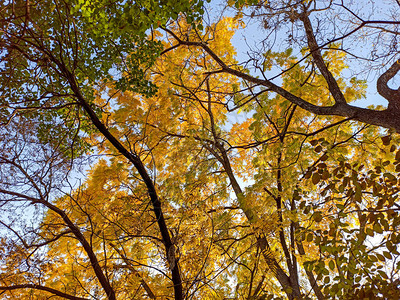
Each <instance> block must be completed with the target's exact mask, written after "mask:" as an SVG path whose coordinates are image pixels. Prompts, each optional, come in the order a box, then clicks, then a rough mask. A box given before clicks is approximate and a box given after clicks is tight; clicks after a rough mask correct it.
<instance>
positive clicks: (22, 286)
mask: <svg viewBox="0 0 400 300" xmlns="http://www.w3.org/2000/svg"><path fill="white" fill-rule="evenodd" d="M19 289H35V290H41V291H46V292H49V293H51V294H54V295H57V296H59V297H62V298H65V299H70V300H89V299H88V298H82V297H77V296H73V295H69V294H66V293H63V292H61V291H59V290H56V289H52V288H49V287H46V286H42V285H38V284H28V283H27V284H16V285H12V286H0V291H13V290H19Z"/></svg>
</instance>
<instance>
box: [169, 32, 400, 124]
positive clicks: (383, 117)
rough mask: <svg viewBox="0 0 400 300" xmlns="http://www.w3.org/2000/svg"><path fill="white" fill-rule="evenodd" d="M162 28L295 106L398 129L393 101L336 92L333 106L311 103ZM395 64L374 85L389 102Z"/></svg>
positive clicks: (224, 69)
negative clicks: (374, 104)
mask: <svg viewBox="0 0 400 300" xmlns="http://www.w3.org/2000/svg"><path fill="white" fill-rule="evenodd" d="M164 30H165V31H166V32H168V33H169V34H170V35H171V36H173V37H174V38H175V39H176V41H177V42H178V44H180V45H184V46H193V47H200V48H202V49H203V50H204V51H205V52H206V53H207V54H208V55H210V56H211V57H212V58H213V59H214V60H215V62H216V63H218V65H219V66H220V67H221V69H220V70H219V72H225V73H228V74H232V75H234V76H237V77H239V78H241V79H244V80H246V81H248V82H251V83H254V84H256V85H259V86H264V87H266V88H268V89H269V90H270V91H272V92H275V93H277V94H278V95H280V96H282V97H283V98H285V99H287V100H289V101H290V102H292V103H293V104H296V105H298V106H299V107H301V108H302V109H304V110H307V111H309V112H311V113H314V114H316V115H325V116H329V115H334V116H342V117H346V118H351V119H353V120H356V121H360V122H363V123H366V124H371V125H377V126H381V127H385V128H392V129H394V130H396V131H397V132H400V118H399V115H400V110H399V109H398V108H397V105H395V104H390V105H389V107H388V108H387V109H386V110H382V111H377V110H372V109H367V108H361V107H357V106H353V105H350V104H347V103H346V102H345V101H342V100H343V99H342V100H341V99H340V96H336V97H337V98H335V100H336V101H337V102H336V103H335V105H333V106H319V105H315V104H312V103H310V102H308V101H306V100H304V99H302V98H301V97H298V96H296V95H294V94H292V93H290V92H289V91H287V90H286V89H284V88H282V87H280V86H278V85H276V84H275V83H273V82H272V81H270V80H268V79H261V78H257V77H254V76H252V75H249V74H248V73H245V72H243V71H240V70H238V69H235V68H233V67H230V66H228V65H227V64H225V62H224V61H223V60H222V59H221V58H220V57H219V56H218V55H217V54H216V53H215V52H214V51H213V50H212V49H210V48H209V47H208V45H207V44H206V43H204V42H198V41H186V40H182V39H180V38H179V37H178V36H177V35H175V34H174V33H173V32H172V31H170V30H168V29H164ZM395 64H396V63H395ZM395 64H393V65H392V67H391V68H390V69H389V70H388V73H386V72H385V73H384V74H383V75H382V76H381V77H380V80H379V79H378V85H380V87H379V89H378V91H381V92H383V95H385V96H384V97H387V98H390V99H391V102H392V103H394V99H398V93H400V92H397V91H398V90H397V91H396V90H391V89H389V88H388V87H387V85H386V84H385V83H387V81H388V80H390V79H391V78H393V77H394V76H395V75H396V74H397V72H398V71H399V67H397V66H396V65H395ZM321 68H323V66H322V65H321ZM326 76H329V74H326ZM386 79H387V80H386ZM331 84H332V85H333V83H331ZM393 91H395V92H393ZM381 92H380V93H381ZM331 93H332V94H333V95H334V94H335V91H332V90H331ZM336 93H337V91H336ZM393 95H394V96H395V98H392V97H393ZM338 99H339V100H338ZM397 102H399V101H398V100H396V103H397Z"/></svg>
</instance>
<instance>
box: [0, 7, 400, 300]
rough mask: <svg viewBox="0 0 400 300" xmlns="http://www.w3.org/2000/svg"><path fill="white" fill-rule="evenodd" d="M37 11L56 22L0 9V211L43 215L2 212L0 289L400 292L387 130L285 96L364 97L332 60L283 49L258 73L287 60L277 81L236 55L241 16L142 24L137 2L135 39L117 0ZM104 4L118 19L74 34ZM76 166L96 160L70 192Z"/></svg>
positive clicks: (168, 293)
mask: <svg viewBox="0 0 400 300" xmlns="http://www.w3.org/2000/svg"><path fill="white" fill-rule="evenodd" d="M41 3H43V5H44V6H43V7H44V8H48V9H49V12H50V13H54V14H53V15H51V14H50V15H49V16H42V15H40V16H36V14H32V12H31V11H29V10H30V9H31V6H29V3H28V4H26V5H25V4H24V5H21V7H20V9H19V10H18V9H17V10H15V8H13V7H12V5H10V6H7V9H9V10H8V12H10V11H12V14H11V15H12V17H13V18H14V19H7V18H6V17H4V18H3V19H4V20H6V22H3V23H4V24H5V25H4V27H3V36H4V37H5V46H4V49H5V50H4V51H5V56H3V61H4V62H5V64H3V66H4V70H7V72H9V74H14V76H13V77H12V78H11V79H10V80H9V81H6V80H5V81H4V82H2V93H3V94H2V95H3V96H2V98H1V99H2V101H4V105H3V115H2V118H3V120H4V121H6V122H5V123H6V124H4V126H3V135H2V138H1V142H2V144H3V145H4V147H2V148H3V149H4V150H3V152H2V153H1V157H0V159H1V160H0V162H1V164H2V167H1V189H0V192H1V195H2V198H1V199H2V203H3V205H2V209H4V210H5V211H8V212H9V214H8V215H5V218H6V217H8V216H9V215H10V214H12V215H14V216H18V215H21V213H24V211H23V210H21V207H20V206H19V205H18V203H23V204H24V205H28V207H29V204H30V205H31V206H32V205H33V206H37V207H41V208H43V209H44V211H43V218H42V219H41V220H40V222H33V223H32V224H24V223H23V222H22V223H18V222H17V221H18V218H10V219H9V220H8V221H6V220H2V221H1V222H2V223H1V224H2V226H3V228H4V230H6V231H7V233H8V234H9V236H8V237H7V238H3V239H2V249H3V250H2V254H1V260H2V263H3V265H4V267H3V269H2V273H1V281H2V283H1V287H0V289H1V290H3V291H5V294H4V295H5V297H12V298H14V299H18V298H21V299H26V298H27V297H35V298H39V297H43V298H49V297H53V296H54V295H56V296H58V297H61V298H67V299H90V298H92V299H97V298H99V299H100V298H109V299H127V298H135V297H136V298H139V299H142V298H145V297H148V298H151V299H157V298H159V299H160V298H170V297H175V299H184V298H185V299H186V298H188V299H189V298H194V299H208V298H216V299H224V298H227V297H235V298H243V299H266V298H275V299H278V298H281V297H287V298H289V299H300V298H317V299H324V298H329V297H341V298H355V299H358V298H360V297H376V298H378V297H383V298H384V297H386V298H395V297H397V296H398V293H399V289H398V269H399V268H398V266H397V260H398V255H399V253H398V252H397V244H398V243H399V242H400V240H399V239H398V234H397V226H398V223H399V218H398V206H397V203H396V197H397V193H398V185H397V179H396V176H397V175H396V172H398V171H399V170H398V163H399V161H400V156H399V154H398V153H400V152H398V151H397V147H396V144H397V143H398V138H397V136H396V135H393V136H392V135H387V136H382V139H380V138H379V136H381V135H382V134H381V129H379V128H378V127H374V126H366V125H360V124H358V123H356V122H354V121H352V120H350V119H354V116H353V115H352V116H349V117H351V118H349V119H342V118H339V117H336V116H328V117H315V116H313V115H312V114H311V113H309V112H307V111H304V110H302V109H301V108H299V106H300V107H302V106H301V105H296V104H297V103H296V102H294V103H293V102H292V100H293V99H292V96H291V95H296V96H295V97H298V98H299V99H300V97H301V99H302V101H306V102H308V103H310V102H313V103H316V104H315V105H317V104H318V105H321V106H322V107H324V106H326V105H329V104H330V102H329V101H330V96H329V95H331V94H332V93H333V91H334V89H332V86H334V83H332V82H330V81H329V80H327V78H328V79H329V78H330V76H332V77H334V78H335V82H336V88H337V89H340V90H341V91H343V92H342V94H343V95H344V96H345V98H346V101H348V102H351V101H354V100H357V99H359V98H361V97H362V96H363V93H364V89H365V83H364V82H363V81H362V80H357V79H355V78H354V79H352V80H350V81H346V80H345V79H344V77H343V72H344V69H345V68H346V56H345V55H344V54H343V52H340V51H332V49H334V45H332V47H331V48H329V49H328V50H326V51H324V53H320V52H319V50H317V51H315V52H316V53H317V54H315V53H314V52H312V51H311V52H312V53H314V55H308V56H307V55H306V53H307V48H304V49H303V50H302V51H303V52H301V53H305V55H306V57H305V58H304V59H302V60H301V59H300V63H299V58H297V57H296V56H295V55H293V51H292V50H290V49H289V50H286V51H283V52H281V51H280V52H279V51H272V50H271V51H268V52H267V53H266V54H265V56H263V57H264V58H263V62H262V65H263V69H264V70H263V71H266V70H267V69H268V68H271V67H275V68H276V67H279V68H280V69H284V70H287V71H285V72H283V73H282V85H281V86H280V87H279V88H277V86H276V85H273V84H272V81H269V80H267V79H265V80H261V81H262V83H261V81H257V80H259V79H257V78H256V77H253V76H252V75H250V74H251V73H250V72H251V70H249V69H248V68H244V67H242V66H240V65H239V64H238V63H237V61H236V58H235V49H234V48H233V46H232V45H231V43H230V39H231V37H232V35H233V34H234V32H235V30H237V29H238V27H239V26H240V22H239V21H240V18H238V17H240V16H237V17H236V18H221V20H219V22H217V23H215V24H209V25H207V26H206V24H204V25H203V26H204V27H203V26H200V24H199V23H196V22H193V18H190V17H188V16H185V15H184V14H183V15H181V16H180V17H179V18H178V19H177V20H176V21H173V22H172V21H168V22H167V19H168V16H164V15H161V16H160V20H155V21H154V22H153V21H151V22H150V21H149V19H147V18H148V14H149V13H150V11H146V9H147V10H148V7H146V5H147V4H146V5H144V7H142V8H140V9H139V11H140V12H143V13H144V15H143V18H144V20H147V21H148V22H150V23H151V24H150V25H149V23H146V21H143V23H144V24H145V25H143V28H142V27H140V28H139V29H137V28H135V27H133V29H134V30H133V33H134V34H135V36H133V37H132V36H131V34H130V31H131V30H132V27H131V28H129V30H125V27H124V25H126V26H128V25H129V24H131V23H132V22H134V21H133V19H129V13H128V14H127V15H124V14H123V13H122V12H125V11H123V10H121V9H122V8H121V6H119V5H118V3H116V4H115V6H113V5H111V6H109V7H108V6H106V4H104V3H100V4H99V6H94V7H90V6H87V5H86V4H83V5H81V9H82V10H81V11H82V12H79V11H77V10H76V9H74V7H76V6H74V5H72V6H71V7H70V6H68V5H69V3H64V2H60V3H55V4H54V3H50V2H49V3H48V2H41ZM310 3H312V2H310ZM102 5H105V6H102ZM130 5H132V4H130ZM149 5H150V4H149ZM168 5H169V4H168ZM171 5H175V4H171ZM237 6H238V7H240V3H237ZM78 7H79V6H78ZM87 7H89V8H88V9H87ZM102 7H107V8H110V9H111V12H114V14H111V16H112V17H111V18H110V23H111V24H118V23H113V22H122V24H123V25H122V26H121V27H122V28H119V29H118V30H117V29H116V27H114V26H111V28H110V29H108V30H105V31H104V32H105V33H107V34H109V35H99V32H97V33H96V30H94V33H93V36H92V35H91V33H90V32H89V33H87V32H86V31H83V29H84V28H90V27H91V26H93V25H92V24H93V23H92V22H93V21H92V20H93V19H94V20H97V21H98V22H99V23H100V26H99V28H100V29H99V31H100V32H102V30H104V28H108V25H107V22H100V21H101V20H104V19H102V18H104V15H102V14H100V13H99V12H100V11H101V9H102ZM133 7H134V8H135V9H136V8H137V7H136V6H133ZM177 7H178V10H179V11H182V10H184V9H182V7H181V6H180V4H179V3H178V4H177ZM310 7H311V6H307V5H306V4H304V5H303V4H301V3H300V4H298V5H295V6H293V9H301V8H302V9H305V8H307V9H309V8H310ZM17 8H18V6H17ZM242 8H244V7H242ZM7 9H5V10H3V11H6V12H7ZM13 9H14V10H15V11H19V12H20V13H14V10H13ZM266 9H270V8H269V7H268V6H267V7H266ZM134 11H135V10H134ZM162 11H164V10H162ZM136 12H138V11H136ZM156 12H157V11H156ZM283 13H284V14H285V13H286V12H285V11H284V12H283ZM132 14H133V13H132ZM286 14H287V13H286ZM5 16H7V15H6V14H5ZM33 16H35V18H37V20H40V21H41V22H38V21H35V22H34V21H31V18H33ZM170 16H171V17H174V10H173V9H172V10H171V15H170ZM189 16H190V15H189ZM274 16H278V14H274ZM114 17H115V19H114ZM125 17H126V18H125ZM175 17H177V16H175ZM21 20H22V21H21ZM35 20H36V19H35ZM121 20H122V21H121ZM138 20H140V17H138ZM138 20H136V19H135V22H136V21H138ZM49 21H50V22H51V25H48V23H46V22H49ZM156 21H159V22H160V24H158V25H160V26H161V27H160V29H159V30H155V29H154V28H152V29H153V30H149V31H146V29H148V28H149V26H150V27H151V26H152V25H154V24H155V23H157V22H156ZM294 21H298V19H297V18H296V19H294ZM124 22H126V23H124ZM138 23H140V21H138ZM30 24H32V25H30ZM37 24H40V26H38V25H37ZM60 24H61V25H60ZM135 24H136V23H135ZM146 24H147V25H146ZM56 25H57V26H58V27H57V26H56ZM43 26H49V28H51V27H52V26H55V28H60V31H59V32H54V31H53V32H51V31H50V34H49V35H47V33H46V34H45V31H42V29H43ZM16 32H18V34H16ZM163 32H166V33H167V34H168V36H167V37H165V36H163ZM68 33H69V34H68ZM79 33H82V34H86V33H87V35H86V36H85V35H83V36H80V35H79ZM147 33H150V34H151V36H150V37H147V36H146V34H147ZM136 34H137V35H136ZM118 36H121V38H120V39H119V38H117V37H118ZM128 40H129V41H130V42H129V43H128V42H127V41H128ZM57 45H58V46H57ZM93 45H94V46H95V48H93V49H92V48H91V47H92V46H93ZM130 45H134V46H135V47H137V48H135V49H137V51H136V52H134V53H133V54H130V53H129V52H128V49H129V46H130ZM310 48H311V49H312V47H310ZM67 49H71V50H67ZM161 49H163V50H162V51H161ZM106 50H107V51H106ZM80 51H81V52H80ZM158 53H159V54H161V56H160V57H158V58H157V55H158ZM318 53H320V54H318ZM106 55H110V57H111V58H114V59H117V60H116V61H115V62H116V63H115V64H114V62H113V63H112V64H111V63H110V61H109V60H105V59H104V58H105V57H106ZM11 57H12V58H13V59H11ZM318 59H323V60H324V64H325V66H330V67H329V71H328V73H327V72H324V71H323V70H324V68H323V67H321V65H319V64H318V63H317V61H318ZM97 60H98V64H95V62H96V61H97ZM307 64H310V65H314V64H315V65H316V66H317V68H319V70H320V71H317V69H315V68H314V69H313V71H312V72H311V73H310V72H308V70H307V68H306V67H305V66H306V65H307ZM259 65H260V66H261V64H259ZM256 66H257V63H256ZM121 67H123V68H122V69H121ZM125 67H126V68H125ZM221 67H222V69H221ZM30 70H31V72H33V73H30ZM118 71H120V73H117V72H118ZM31 74H35V75H36V76H31ZM329 74H330V75H329ZM243 79H244V80H243ZM21 82H22V83H23V84H22V85H21V84H20V83H21ZM299 82H300V83H302V84H298V83H299ZM254 83H256V84H261V85H262V86H267V89H265V88H262V87H261V88H260V87H259V86H256V85H254ZM332 84H333V85H332ZM155 87H157V89H155ZM281 91H285V92H281ZM271 92H275V94H274V93H271ZM335 100H336V98H335ZM345 105H349V104H345ZM333 107H337V106H335V105H334V106H333ZM238 111H239V113H238V114H237V116H239V117H240V118H241V119H240V121H239V122H232V118H233V117H234V116H235V113H236V112H238ZM311 112H313V111H311ZM333 115H335V113H333ZM355 119H357V118H355ZM371 123H374V122H371ZM10 132H11V133H12V134H11V135H10V134H9V133H10ZM370 153H377V154H376V155H375V157H371V156H370ZM98 155H103V156H104V157H103V158H102V159H96V158H95V157H97V156H98ZM87 158H91V159H92V161H93V162H95V165H94V166H93V167H92V168H91V170H90V172H89V173H88V175H87V178H86V179H85V180H84V182H83V183H82V184H80V185H78V186H76V184H75V185H74V184H73V183H72V182H71V181H70V178H71V175H72V173H71V170H75V168H76V166H78V165H79V164H82V163H84V162H85V159H87ZM11 174H12V175H13V177H11V176H10V175H11ZM394 174H395V175H394ZM33 213H34V216H35V217H37V216H38V215H39V212H38V211H37V212H33ZM25 225H26V226H25ZM28 225H29V226H28ZM372 237H375V239H374V240H372ZM371 241H372V245H370V243H371ZM38 291H39V293H38ZM42 291H45V292H46V293H43V292H42Z"/></svg>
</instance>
